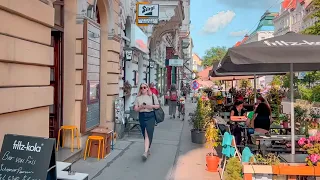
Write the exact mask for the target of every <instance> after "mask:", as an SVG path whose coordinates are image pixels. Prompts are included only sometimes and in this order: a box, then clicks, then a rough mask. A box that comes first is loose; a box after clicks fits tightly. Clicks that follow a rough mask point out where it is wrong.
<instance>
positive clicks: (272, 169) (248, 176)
mask: <svg viewBox="0 0 320 180" xmlns="http://www.w3.org/2000/svg"><path fill="white" fill-rule="evenodd" d="M283 166H285V165H283ZM279 171H280V167H279V165H276V166H271V165H249V164H248V163H243V173H244V174H245V176H244V177H245V180H273V179H277V180H286V179H287V177H286V176H283V175H277V174H279Z"/></svg>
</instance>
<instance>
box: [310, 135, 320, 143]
mask: <svg viewBox="0 0 320 180" xmlns="http://www.w3.org/2000/svg"><path fill="white" fill-rule="evenodd" d="M317 139H318V138H317V137H316V136H310V137H309V140H310V141H311V142H314V141H317Z"/></svg>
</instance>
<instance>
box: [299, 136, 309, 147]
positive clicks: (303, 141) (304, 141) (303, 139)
mask: <svg viewBox="0 0 320 180" xmlns="http://www.w3.org/2000/svg"><path fill="white" fill-rule="evenodd" d="M306 141H307V139H306V138H300V139H299V141H298V144H299V145H300V146H303V145H304V144H305V143H306Z"/></svg>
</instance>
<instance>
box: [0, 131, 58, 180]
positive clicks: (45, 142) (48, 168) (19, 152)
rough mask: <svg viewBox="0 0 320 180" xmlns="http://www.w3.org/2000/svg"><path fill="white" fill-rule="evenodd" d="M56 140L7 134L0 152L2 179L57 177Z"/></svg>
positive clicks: (20, 179) (19, 179)
mask: <svg viewBox="0 0 320 180" xmlns="http://www.w3.org/2000/svg"><path fill="white" fill-rule="evenodd" d="M54 146H55V140H54V139H48V138H40V137H30V136H20V135H13V134H6V135H5V136H4V140H3V144H2V148H1V153H0V180H46V179H52V180H53V179H57V178H56V176H57V172H56V157H55V148H54Z"/></svg>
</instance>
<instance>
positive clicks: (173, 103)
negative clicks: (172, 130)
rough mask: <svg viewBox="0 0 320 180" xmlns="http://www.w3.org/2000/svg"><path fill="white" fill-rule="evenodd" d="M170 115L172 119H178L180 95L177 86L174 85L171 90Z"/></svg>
mask: <svg viewBox="0 0 320 180" xmlns="http://www.w3.org/2000/svg"><path fill="white" fill-rule="evenodd" d="M168 96H169V115H170V119H171V118H172V117H173V119H174V118H175V117H176V111H177V102H178V97H179V93H178V91H177V88H176V85H175V84H172V85H171V87H170V90H169V94H168Z"/></svg>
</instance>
